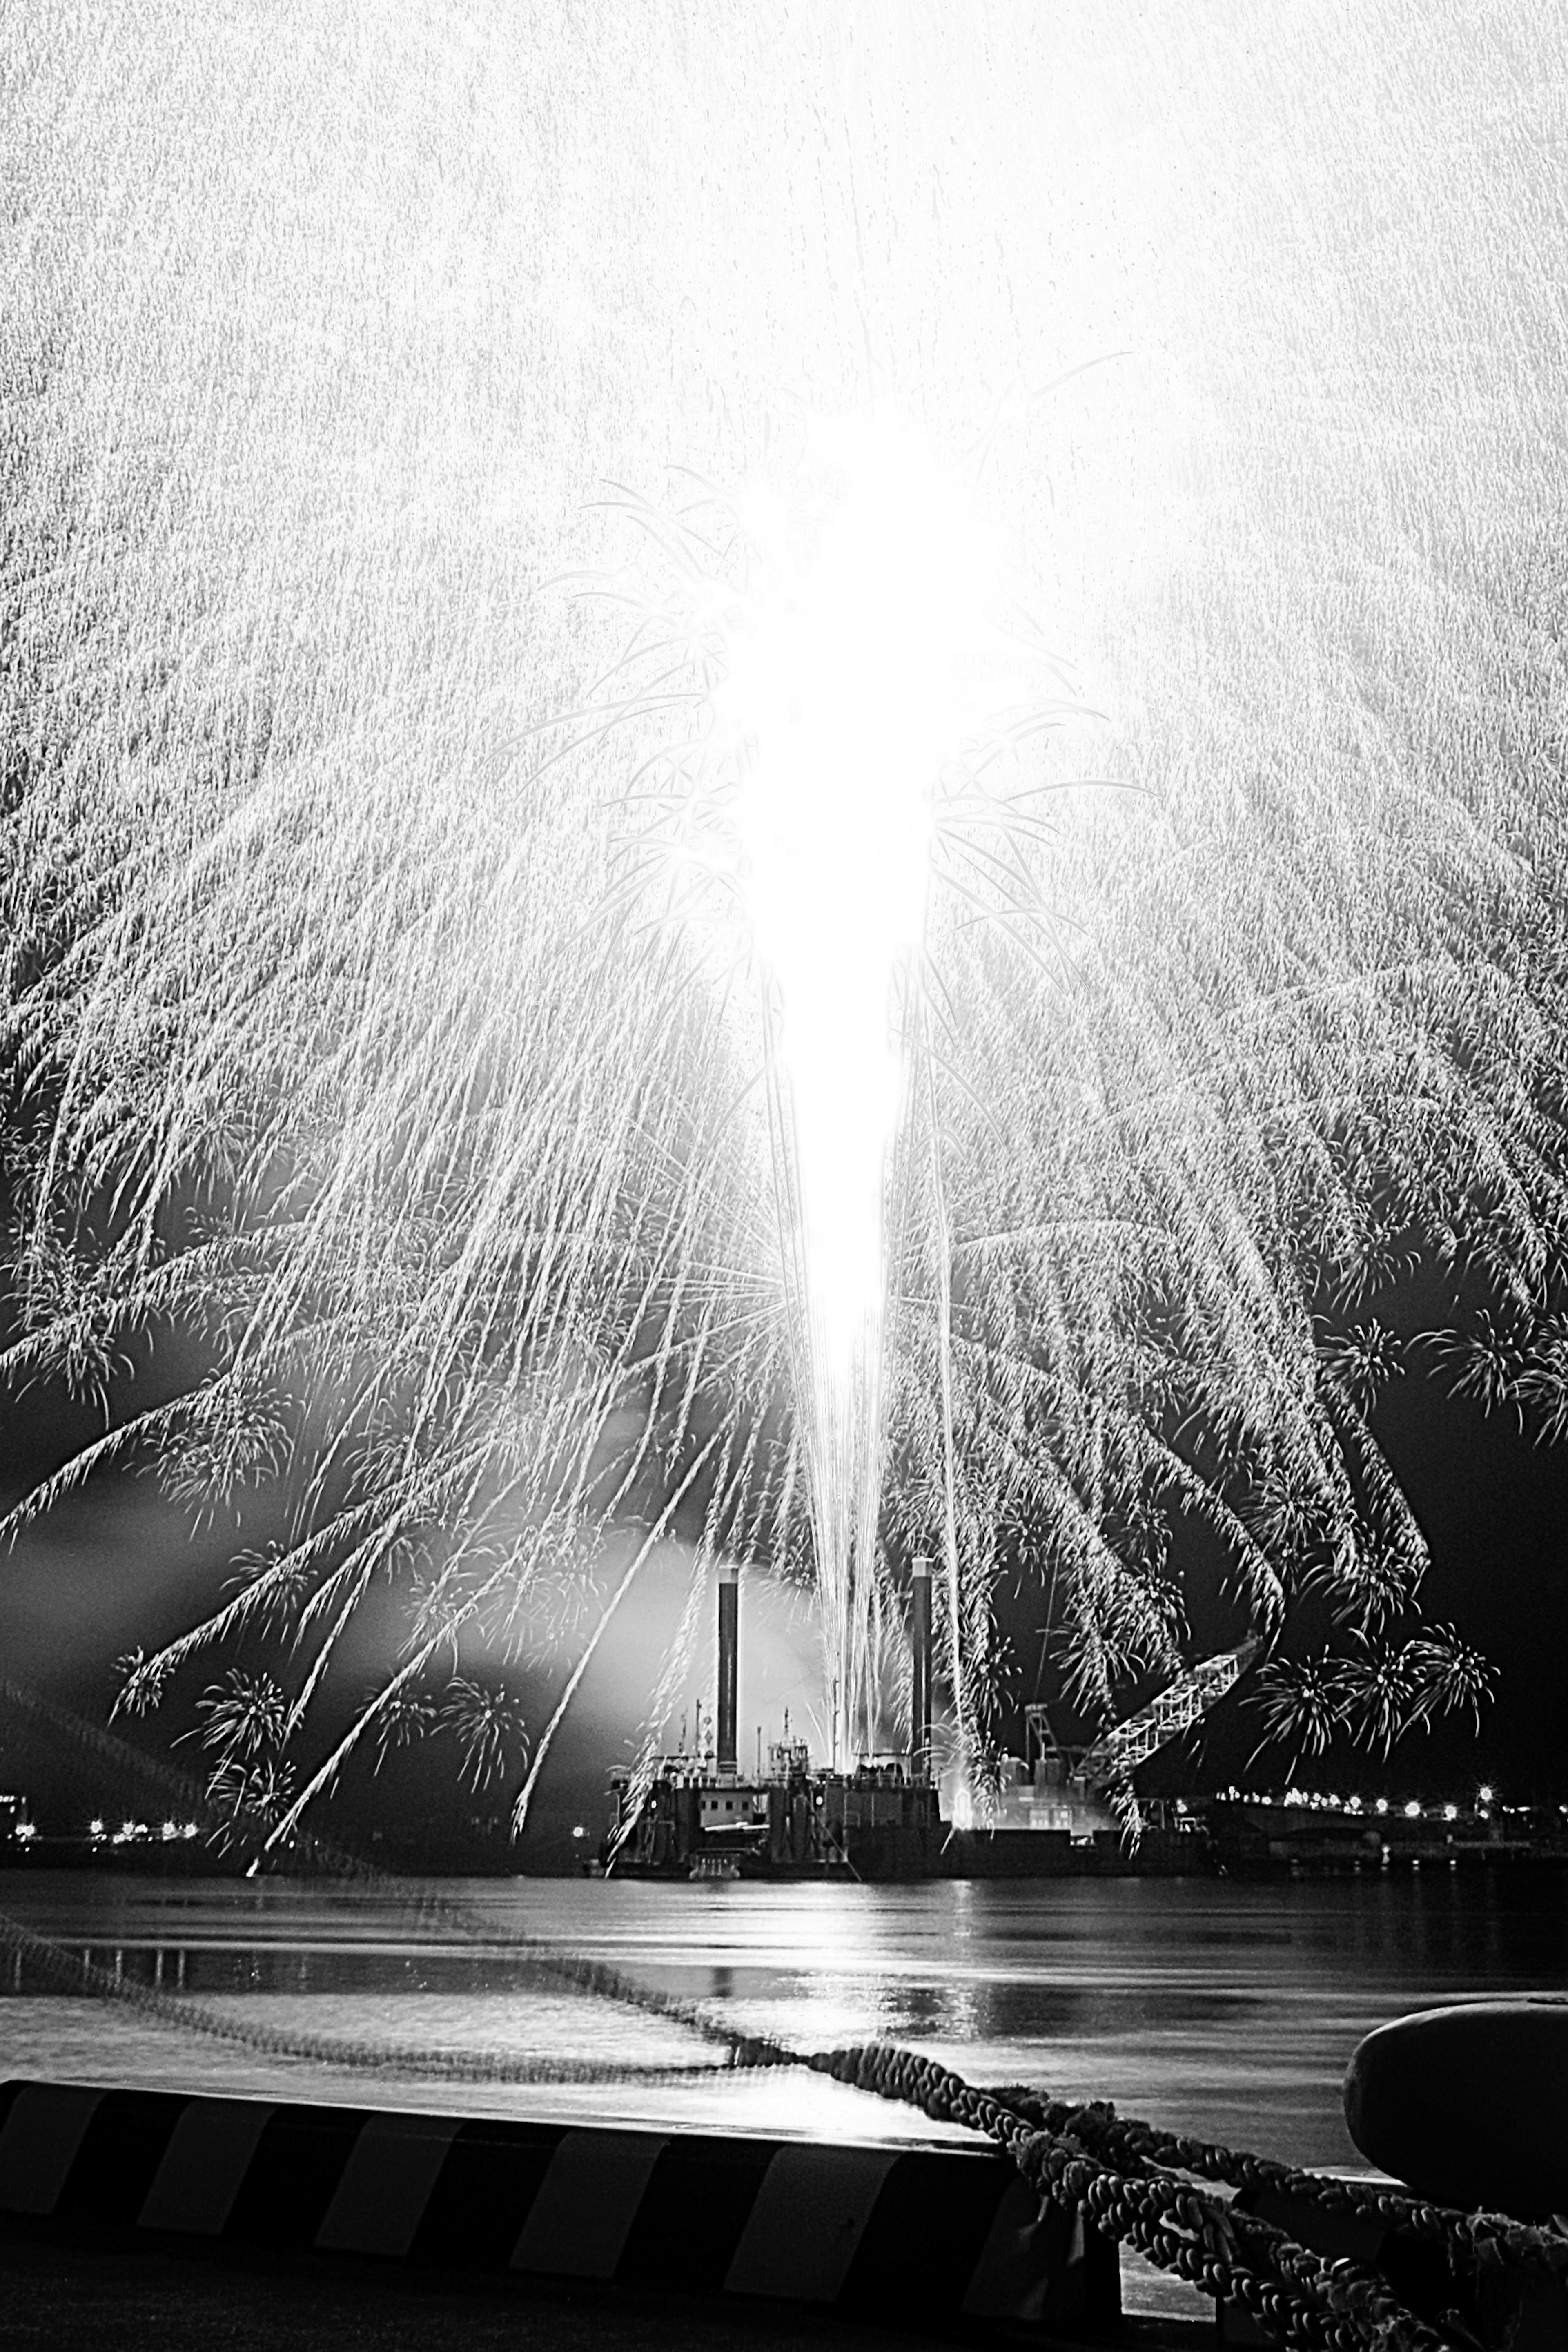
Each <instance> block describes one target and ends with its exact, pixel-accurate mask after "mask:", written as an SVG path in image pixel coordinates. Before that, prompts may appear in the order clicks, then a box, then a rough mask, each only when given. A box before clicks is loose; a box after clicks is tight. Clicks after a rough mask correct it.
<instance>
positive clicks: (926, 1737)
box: [909, 1559, 931, 1780]
mask: <svg viewBox="0 0 1568 2352" xmlns="http://www.w3.org/2000/svg"><path fill="white" fill-rule="evenodd" d="M909 1774H910V1778H911V1780H929V1779H930V1777H931V1562H930V1561H929V1560H928V1559H913V1560H911V1562H910V1564H909Z"/></svg>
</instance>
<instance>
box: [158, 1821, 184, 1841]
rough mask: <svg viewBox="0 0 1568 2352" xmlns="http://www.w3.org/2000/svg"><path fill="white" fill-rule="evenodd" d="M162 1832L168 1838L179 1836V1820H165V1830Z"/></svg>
mask: <svg viewBox="0 0 1568 2352" xmlns="http://www.w3.org/2000/svg"><path fill="white" fill-rule="evenodd" d="M162 1833H163V1835H164V1836H165V1837H166V1838H172V1837H178V1836H179V1834H180V1824H179V1822H164V1824H163V1832H162Z"/></svg>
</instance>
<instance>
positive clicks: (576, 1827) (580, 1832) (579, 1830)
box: [571, 1822, 588, 1838]
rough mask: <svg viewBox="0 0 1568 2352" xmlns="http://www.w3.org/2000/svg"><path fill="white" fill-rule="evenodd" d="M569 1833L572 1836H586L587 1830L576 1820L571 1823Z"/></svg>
mask: <svg viewBox="0 0 1568 2352" xmlns="http://www.w3.org/2000/svg"><path fill="white" fill-rule="evenodd" d="M571 1833H572V1836H573V1837H574V1838H580V1837H586V1836H587V1835H588V1832H587V1831H586V1830H585V1829H584V1828H583V1826H582V1823H581V1822H575V1823H574V1824H573V1826H572V1832H571Z"/></svg>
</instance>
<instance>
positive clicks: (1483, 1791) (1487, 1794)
mask: <svg viewBox="0 0 1568 2352" xmlns="http://www.w3.org/2000/svg"><path fill="white" fill-rule="evenodd" d="M1476 1794H1477V1796H1478V1797H1479V1799H1480V1801H1481V1802H1482V1804H1483V1805H1490V1802H1491V1800H1492V1792H1491V1790H1490V1788H1489V1787H1488V1785H1487V1783H1486V1782H1485V1781H1484V1780H1483V1781H1482V1782H1481V1785H1480V1787H1479V1789H1478V1790H1476Z"/></svg>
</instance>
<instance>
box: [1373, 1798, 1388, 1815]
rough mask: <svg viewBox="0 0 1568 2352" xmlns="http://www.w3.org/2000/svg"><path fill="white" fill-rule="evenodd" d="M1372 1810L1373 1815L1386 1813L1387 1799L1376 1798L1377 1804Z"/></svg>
mask: <svg viewBox="0 0 1568 2352" xmlns="http://www.w3.org/2000/svg"><path fill="white" fill-rule="evenodd" d="M1372 1810H1373V1811H1374V1812H1375V1813H1385V1812H1386V1811H1388V1800H1387V1798H1386V1797H1379V1798H1378V1800H1377V1802H1376V1803H1375V1805H1374V1806H1373V1808H1372Z"/></svg>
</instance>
